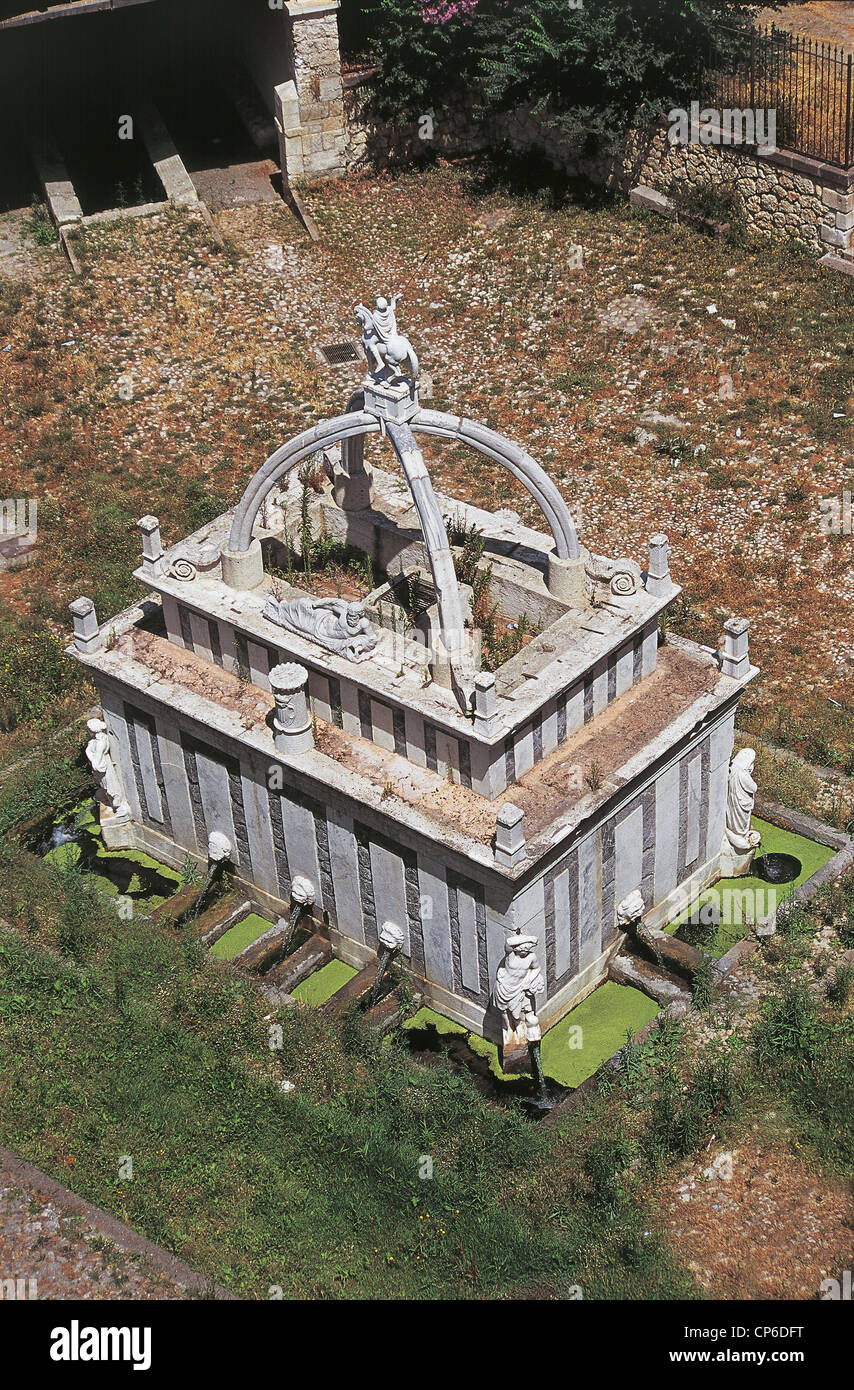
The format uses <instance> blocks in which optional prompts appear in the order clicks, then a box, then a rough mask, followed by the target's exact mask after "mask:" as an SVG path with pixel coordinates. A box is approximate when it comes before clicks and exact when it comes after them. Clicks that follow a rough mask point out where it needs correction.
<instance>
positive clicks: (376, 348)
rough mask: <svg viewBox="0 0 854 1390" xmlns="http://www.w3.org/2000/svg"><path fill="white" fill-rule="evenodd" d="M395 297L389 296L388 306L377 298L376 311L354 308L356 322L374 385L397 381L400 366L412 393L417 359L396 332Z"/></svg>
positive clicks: (409, 345) (397, 295) (411, 349)
mask: <svg viewBox="0 0 854 1390" xmlns="http://www.w3.org/2000/svg"><path fill="white" fill-rule="evenodd" d="M400 297H401V296H400V295H399V294H395V295H392V298H391V302H389V301H388V300H387V299H384V298H383V296H382V295H380V297H379V299H378V300H377V303H376V308H375V309H373V310H371V309H367V308H366V307H365V305H364V304H357V305H356V310H355V313H356V322H357V323H358V325H359V327H360V328H361V330H362V347H363V348H364V349H365V356H366V357H367V359H368V362H369V364H370V368H371V375H372V376H373V378H374V380H375V381H389V380H394V379H395V378H397V379H400V378H401V376H402V373H401V372H400V370H399V369H400V367H401V365H402V364H403V363H404V362H406V363H407V364H408V366H409V377H410V383H411V389H412V390H413V391H414V389H415V383H416V382H417V381H418V372H419V366H418V358H417V357H416V355H415V349H414V348H413V346H412V344H411V343H410V341H409V339H408V338H404V336H403V334H402V333H399V332H398V330H397V315H396V314H395V307H396V305H397V301H398V300H399V299H400Z"/></svg>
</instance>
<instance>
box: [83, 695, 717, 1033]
mask: <svg viewBox="0 0 854 1390" xmlns="http://www.w3.org/2000/svg"><path fill="white" fill-rule="evenodd" d="M96 679H97V683H98V687H99V693H100V698H101V703H102V706H103V710H104V718H105V720H106V722H107V725H108V728H109V731H110V738H111V743H112V747H113V750H114V755H115V757H116V763H117V767H118V770H119V775H120V777H121V779H122V783H123V786H124V789H125V794H126V796H127V799H128V802H129V804H130V806H131V811H132V815H133V822H134V824H133V838H134V844H135V845H136V847H138V848H141V849H145V850H147V851H148V852H150V853H152V854H154V855H155V856H156V857H157V858H159V859H161V860H163V861H164V862H167V863H173V864H179V863H180V862H181V861H182V860H183V857H184V854H185V853H190V854H191V855H194V856H196V857H197V858H201V859H204V857H205V853H206V846H207V838H208V835H209V834H210V833H211V832H212V831H214V830H217V831H220V832H221V833H222V834H224V835H225V836H226V837H227V838H228V840H229V841H230V842H231V844H232V845H233V847H234V856H235V861H236V868H237V873H238V876H239V879H240V880H241V881H242V882H243V883H244V884H245V885H246V886H247V888H248V889H249V891H250V892H251V894H252V896H254V897H256V898H257V900H258V901H259V903H260V904H261V905H262V906H264V907H265V908H267V909H269V910H271V911H273V912H281V911H283V910H284V909H285V908H286V907H287V904H288V901H289V896H290V885H291V882H292V879H293V877H294V876H295V875H297V874H302V875H305V876H306V877H308V878H309V879H310V880H311V881H312V883H313V884H314V885H315V888H316V890H317V894H318V907H319V911H320V913H321V914H322V916H323V918H324V919H325V921H326V923H327V926H328V928H329V931H330V936H331V939H332V943H333V947H334V949H335V951H336V954H337V955H339V956H341V958H342V959H345V960H347V961H349V962H350V963H351V964H353V965H356V966H361V965H363V964H365V963H366V962H367V961H369V960H371V959H373V957H374V955H375V953H376V949H377V932H378V928H379V926H380V925H381V924H382V922H383V921H384V920H386V919H390V920H392V921H395V922H397V923H399V925H400V926H401V927H402V928H403V929H404V932H405V946H404V954H405V955H406V956H407V957H408V959H409V961H410V964H411V967H412V970H413V972H414V973H415V974H416V975H417V976H418V977H419V980H420V981H421V982H422V985H423V989H424V993H425V999H426V1000H427V1001H428V1002H429V1003H431V1004H432V1005H433V1006H434V1007H436V1008H438V1009H439V1010H440V1012H442V1013H444V1014H447V1015H448V1016H449V1017H451V1018H454V1019H456V1020H457V1021H458V1022H460V1023H463V1024H465V1025H466V1026H469V1027H474V1028H476V1029H477V1030H479V1031H480V1030H485V1031H486V1033H487V1034H488V1035H489V1034H490V1033H492V1034H493V1035H496V1033H497V1024H496V1020H495V1018H494V1017H493V1016H492V1011H491V1010H490V1009H489V994H490V989H491V983H492V981H493V979H494V977H495V971H496V969H497V967H498V964H499V962H500V960H501V957H502V955H503V952H504V941H505V936H506V935H507V933H508V932H509V931H511V930H516V931H524V932H526V933H529V934H531V935H533V936H536V938H537V940H538V943H539V949H538V955H539V957H540V960H541V962H542V964H543V967H544V971H545V976H546V983H547V989H546V1000H545V1002H544V1004H543V1006H542V1008H541V1017H542V1021H543V1023H544V1025H545V1026H546V1027H548V1026H551V1025H552V1024H553V1023H555V1022H557V1020H558V1019H559V1018H560V1017H562V1015H563V1014H564V1013H565V1012H566V1011H567V1009H568V1008H570V1007H571V1006H572V1005H573V1004H574V1003H575V1002H577V1001H578V1000H579V999H580V998H582V997H584V995H586V994H587V993H589V991H590V990H591V989H592V988H594V987H595V985H596V984H597V983H598V982H599V981H600V980H601V979H602V978H603V976H604V974H605V972H606V969H607V963H608V958H609V955H610V954H611V952H612V950H613V949H615V948H616V946H617V944H618V941H619V935H618V930H617V925H616V906H617V904H618V903H619V902H620V901H621V899H622V898H623V897H625V896H626V895H627V894H628V893H629V892H631V891H633V890H634V889H635V888H638V887H640V888H641V890H642V892H643V896H644V899H645V902H646V903H647V905H648V907H649V908H651V909H653V911H651V912H650V913H649V915H648V918H647V921H648V922H649V923H650V924H651V925H653V924H656V923H657V922H658V921H661V920H668V919H669V918H670V917H672V915H673V913H674V911H678V910H679V909H680V908H681V907H682V906H684V905H685V904H686V903H687V902H688V901H690V900H692V899H693V897H694V896H695V894H696V893H697V892H698V891H699V890H700V889H701V888H703V887H705V886H706V885H707V884H708V883H709V882H711V881H713V880H714V878H715V877H716V876H717V865H718V851H719V849H720V843H721V839H722V835H723V826H724V814H725V806H726V789H727V770H728V764H729V758H730V755H731V752H732V743H733V721H734V700H733V701H731V702H730V703H729V705H728V706H727V707H725V708H723V709H722V710H721V711H720V712H719V714H718V715H717V716H716V718H715V720H714V722H713V724H712V725H711V726H705V727H700V728H698V729H696V730H695V731H693V732H692V733H691V735H690V736H688V737H687V738H686V739H685V741H684V743H682V744H681V745H679V746H678V747H676V748H675V749H673V750H672V751H671V753H670V754H669V755H668V756H667V757H666V758H665V759H664V761H663V762H662V763H661V764H660V765H657V766H654V767H653V768H652V769H650V770H649V771H648V772H647V774H646V776H645V777H644V778H643V780H640V779H639V780H638V781H635V782H634V783H633V784H632V785H628V786H626V787H625V788H624V789H622V791H621V792H620V793H619V794H618V795H617V796H616V797H615V798H612V799H611V800H610V802H609V803H607V804H606V805H605V806H603V807H602V808H600V809H599V810H598V811H597V812H596V814H595V815H594V816H592V817H591V818H590V819H589V820H588V822H587V823H586V824H583V825H582V826H580V827H579V829H578V831H577V832H576V833H573V834H571V835H569V836H567V837H566V839H565V840H564V841H563V843H561V844H558V845H556V846H555V847H554V848H553V849H552V850H551V851H550V852H549V854H548V855H547V856H546V857H543V858H538V859H537V860H536V861H535V862H534V863H533V864H532V865H531V866H530V868H529V869H528V871H527V872H526V873H525V874H523V875H522V876H521V877H519V876H515V877H514V876H513V875H511V874H507V873H506V872H502V871H501V870H500V869H499V868H498V867H497V866H490V865H489V863H488V862H487V863H485V862H483V856H482V854H481V855H480V856H479V857H475V856H474V855H471V856H468V855H463V854H461V853H459V852H456V851H451V850H450V849H449V847H448V845H447V844H445V843H444V842H443V836H442V835H441V833H440V832H438V831H436V832H434V833H433V834H429V835H428V834H424V833H421V832H419V831H416V830H415V829H414V828H413V827H412V826H411V825H407V824H404V822H403V820H402V818H401V816H400V814H399V813H397V814H396V815H393V814H392V813H385V812H384V811H383V810H382V808H381V807H377V806H376V805H374V806H370V805H367V804H366V803H365V802H364V801H360V800H359V799H358V798H357V797H355V796H350V795H347V794H343V793H341V792H340V791H338V790H334V791H333V790H332V789H331V788H330V786H329V785H328V782H324V781H323V780H320V779H319V777H318V769H316V768H314V767H310V766H309V764H308V762H306V766H305V768H304V769H302V770H300V771H297V769H296V767H295V766H287V767H285V766H284V765H282V773H283V777H282V778H280V779H277V780H276V781H275V783H274V782H273V779H271V777H270V775H269V773H270V767H271V766H272V765H274V764H276V762H277V757H276V754H275V751H274V749H273V747H272V743H271V746H270V751H269V753H268V754H265V753H264V751H263V749H261V748H256V747H249V746H248V745H247V742H246V739H245V737H241V736H239V733H238V727H237V720H236V717H235V719H234V721H233V722H234V723H235V731H234V732H230V731H229V730H228V729H227V728H226V727H225V726H226V725H227V724H229V723H230V722H231V716H230V715H229V714H228V712H227V711H225V710H222V709H218V710H217V712H216V713H217V723H218V724H219V725H220V727H218V728H214V727H212V725H211V724H210V723H208V722H207V715H205V713H204V712H203V711H201V710H199V712H198V715H197V717H192V716H190V715H189V714H188V713H187V711H185V710H184V709H182V708H178V706H177V704H176V705H175V706H170V707H166V706H164V705H163V704H162V703H161V702H160V701H159V700H158V699H157V698H156V697H154V698H153V697H151V696H150V695H148V694H147V693H146V692H145V691H144V690H141V689H138V688H135V687H133V686H130V685H128V684H125V683H124V682H123V681H117V680H116V679H115V678H114V677H107V676H106V675H105V674H104V673H98V674H97V676H96Z"/></svg>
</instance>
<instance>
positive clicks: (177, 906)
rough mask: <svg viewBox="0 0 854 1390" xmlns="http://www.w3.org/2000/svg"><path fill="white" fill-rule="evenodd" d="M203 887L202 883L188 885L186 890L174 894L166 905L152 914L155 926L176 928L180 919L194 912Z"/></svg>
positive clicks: (157, 908) (162, 905)
mask: <svg viewBox="0 0 854 1390" xmlns="http://www.w3.org/2000/svg"><path fill="white" fill-rule="evenodd" d="M203 887H204V885H203V884H201V883H188V884H187V886H186V888H181V889H180V890H179V891H178V892H177V893H173V895H172V897H171V898H167V899H166V901H165V903H161V904H160V906H159V907H156V908H155V909H154V911H153V912H152V914H151V920H152V922H153V923H154V925H155V926H158V927H161V926H168V927H174V925H175V923H176V922H177V921H178V920H179V918H181V917H183V916H184V915H185V913H187V912H192V910H193V908H194V907H195V906H196V903H197V902H198V900H199V898H200V897H201V893H202V888H203Z"/></svg>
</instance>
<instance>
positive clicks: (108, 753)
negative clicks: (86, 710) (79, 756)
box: [86, 719, 131, 816]
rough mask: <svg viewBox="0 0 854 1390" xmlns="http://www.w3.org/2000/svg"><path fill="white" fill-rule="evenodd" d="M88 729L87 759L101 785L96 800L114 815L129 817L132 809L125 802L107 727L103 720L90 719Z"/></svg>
mask: <svg viewBox="0 0 854 1390" xmlns="http://www.w3.org/2000/svg"><path fill="white" fill-rule="evenodd" d="M86 728H87V729H88V730H89V732H90V734H91V735H92V737H91V739H90V740H89V742H88V743H87V744H86V757H87V759H88V761H89V766H90V767H91V769H92V771H93V772H94V774H95V776H96V777H97V778H98V781H99V782H100V784H101V787H100V790H99V791H98V792H97V793H96V797H95V799H96V801H99V802H100V804H101V805H102V806H104V807H106V809H107V810H108V811H112V813H113V814H114V815H116V816H129V815H130V814H131V809H130V806H129V805H128V803H127V801H126V800H125V794H124V789H123V787H122V784H121V781H120V780H119V774H118V772H117V771H116V764H115V762H114V760H113V754H112V750H111V748H110V736H109V734H108V733H107V726H106V724H105V723H104V721H103V719H90V720H88V721H87V724H86Z"/></svg>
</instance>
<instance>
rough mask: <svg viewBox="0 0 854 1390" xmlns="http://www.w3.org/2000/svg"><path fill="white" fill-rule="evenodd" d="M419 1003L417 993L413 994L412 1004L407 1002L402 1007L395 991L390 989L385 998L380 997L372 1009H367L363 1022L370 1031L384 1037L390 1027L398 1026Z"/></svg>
mask: <svg viewBox="0 0 854 1390" xmlns="http://www.w3.org/2000/svg"><path fill="white" fill-rule="evenodd" d="M420 1003H421V995H420V994H418V995H415V996H414V998H413V1001H412V1004H408V1005H407V1006H406V1007H405V1008H404V1007H403V1006H402V1005H401V1003H400V1001H399V999H398V997H397V994H396V992H395V991H394V990H392V992H391V994H387V995H386V997H385V999H381V1000H380V1002H379V1003H378V1004H375V1005H374V1007H373V1008H372V1009H368V1011H367V1013H366V1014H365V1016H364V1019H365V1023H366V1024H367V1026H368V1027H369V1028H370V1029H371V1031H372V1032H374V1033H378V1034H379V1036H380V1037H384V1036H385V1034H386V1033H390V1032H391V1031H392V1029H394V1028H397V1027H399V1025H400V1024H401V1023H403V1022H404V1020H405V1019H407V1018H409V1016H410V1015H411V1014H413V1013H415V1012H416V1011H417V1009H418V1007H419V1005H420Z"/></svg>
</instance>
